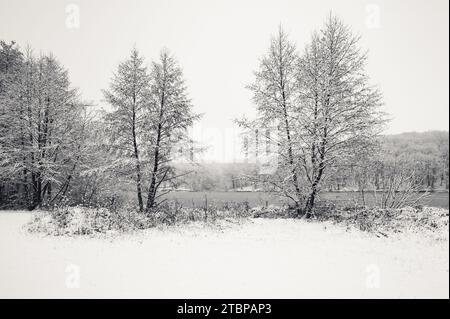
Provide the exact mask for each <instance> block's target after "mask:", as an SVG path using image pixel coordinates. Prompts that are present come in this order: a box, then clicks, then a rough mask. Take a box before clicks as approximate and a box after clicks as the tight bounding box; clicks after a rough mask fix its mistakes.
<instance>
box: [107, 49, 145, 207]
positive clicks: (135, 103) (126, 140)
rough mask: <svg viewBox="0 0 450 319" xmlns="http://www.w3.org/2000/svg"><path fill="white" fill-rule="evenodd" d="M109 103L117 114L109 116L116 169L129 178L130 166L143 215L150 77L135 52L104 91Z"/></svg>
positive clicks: (123, 63) (121, 65) (122, 64)
mask: <svg viewBox="0 0 450 319" xmlns="http://www.w3.org/2000/svg"><path fill="white" fill-rule="evenodd" d="M104 95H105V98H106V101H107V102H108V103H109V104H110V105H112V106H113V108H114V111H113V112H111V113H109V114H107V116H106V121H107V122H108V123H109V127H110V130H111V132H112V135H111V147H112V148H113V149H115V150H116V151H117V152H118V154H119V157H118V159H117V161H116V163H115V164H117V165H116V168H117V169H118V170H120V171H122V172H123V173H125V175H129V171H130V165H131V166H132V168H131V171H132V172H133V175H134V178H135V180H136V194H137V198H138V204H139V209H140V211H143V210H144V201H143V195H142V163H141V144H140V143H141V142H143V136H144V130H145V129H146V128H145V127H144V124H145V120H144V118H145V116H146V114H147V113H148V112H147V109H148V103H149V101H150V75H149V74H148V72H147V68H146V67H145V66H144V60H143V58H141V57H140V56H139V53H138V51H137V50H136V49H133V50H132V51H131V55H130V58H129V59H128V60H126V61H125V62H122V63H120V64H119V67H118V71H117V73H116V74H114V76H113V78H112V81H111V85H110V89H109V90H105V91H104Z"/></svg>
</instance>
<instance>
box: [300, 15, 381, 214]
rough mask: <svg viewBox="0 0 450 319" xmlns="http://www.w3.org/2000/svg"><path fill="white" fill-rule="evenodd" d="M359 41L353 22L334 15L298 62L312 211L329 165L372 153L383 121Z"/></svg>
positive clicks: (304, 163)
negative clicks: (353, 29) (354, 31)
mask: <svg viewBox="0 0 450 319" xmlns="http://www.w3.org/2000/svg"><path fill="white" fill-rule="evenodd" d="M358 42H359V37H358V36H355V35H354V34H352V32H351V30H350V28H349V27H348V26H346V25H345V24H344V23H343V22H342V21H341V20H339V19H338V18H337V17H334V16H332V15H330V16H329V18H328V19H327V22H326V23H325V26H324V28H323V29H321V30H320V31H319V32H317V33H315V34H314V35H313V37H312V41H311V44H310V45H309V46H308V47H307V48H306V50H305V52H304V54H303V55H302V57H301V59H300V61H299V68H298V73H297V75H298V86H299V91H300V114H299V120H300V127H299V129H301V134H299V135H300V139H301V153H300V154H298V155H299V156H300V157H301V158H302V167H303V172H304V174H305V176H306V181H307V184H308V189H309V191H308V196H307V199H306V203H305V211H306V212H307V213H308V214H309V213H311V211H312V210H313V208H314V205H315V199H316V196H317V194H318V192H319V191H320V185H321V182H322V181H323V179H324V176H325V173H326V170H327V168H328V167H339V166H344V165H348V161H349V160H350V159H351V158H352V157H355V156H356V155H358V154H364V153H367V152H369V151H370V150H371V149H372V148H373V146H375V145H376V144H375V138H376V137H377V135H378V134H379V133H380V131H381V128H382V124H383V123H384V117H383V114H382V113H381V112H380V111H379V106H380V105H381V94H380V92H379V91H378V90H377V89H376V88H374V87H372V86H371V85H369V83H368V76H367V74H366V72H365V70H364V67H365V64H366V61H367V54H366V53H364V52H362V51H361V50H360V48H359V47H358Z"/></svg>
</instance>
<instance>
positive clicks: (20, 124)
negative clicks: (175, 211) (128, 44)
mask: <svg viewBox="0 0 450 319" xmlns="http://www.w3.org/2000/svg"><path fill="white" fill-rule="evenodd" d="M103 93H104V97H105V101H106V102H107V103H108V104H109V106H110V108H111V111H110V112H99V111H94V108H93V107H90V106H89V105H88V104H87V103H84V102H83V101H82V99H81V97H80V94H79V93H78V91H77V90H76V89H75V88H73V87H72V86H71V84H70V79H69V76H68V72H67V70H66V69H65V68H64V67H63V66H62V65H61V64H60V63H59V62H58V60H57V59H56V57H54V56H53V55H51V54H41V55H39V56H36V55H35V54H33V52H32V50H31V49H30V48H27V49H26V50H25V51H22V50H21V49H20V48H19V47H18V46H17V45H16V44H15V43H14V42H11V43H6V42H4V41H1V42H0V207H17V208H22V207H26V208H28V209H35V208H36V207H42V206H52V205H61V204H68V205H75V204H84V205H101V206H111V205H118V204H119V202H120V201H121V200H124V199H125V198H126V196H125V195H124V194H126V192H128V190H129V189H130V185H134V189H135V192H134V198H135V199H137V203H138V209H139V210H140V211H144V210H146V211H149V210H151V209H152V208H154V207H155V206H157V205H158V203H159V202H160V200H159V198H160V197H159V194H158V190H159V189H160V187H162V186H167V185H170V184H171V183H175V182H176V180H177V178H178V177H179V176H178V175H177V173H176V170H175V169H174V167H173V165H172V160H173V156H174V154H175V153H176V156H177V157H180V156H186V157H187V158H192V157H193V156H192V153H193V152H194V151H195V148H194V145H193V143H192V141H191V140H190V139H189V137H188V134H187V130H188V128H189V127H190V126H191V125H192V123H193V122H194V121H195V120H196V119H197V118H198V115H196V114H194V113H193V112H192V111H191V108H192V105H191V102H190V100H189V98H188V95H187V87H186V85H185V83H184V80H183V74H182V70H181V68H180V67H179V65H178V64H177V62H176V60H175V58H174V57H173V56H172V55H171V54H170V53H169V52H168V51H167V50H163V51H162V52H161V54H160V57H159V59H158V60H157V61H154V62H152V63H151V66H150V68H147V66H146V65H145V62H144V59H143V58H142V57H141V56H140V55H139V53H138V51H137V50H136V49H133V50H132V52H131V54H130V56H129V58H128V59H127V60H126V61H124V62H122V63H120V64H119V65H118V68H117V70H116V71H115V72H114V73H113V76H112V80H111V84H110V87H109V88H108V89H106V90H104V92H103ZM180 144H182V145H183V146H184V148H183V150H184V151H182V152H181V151H180V148H179V147H178V145H180Z"/></svg>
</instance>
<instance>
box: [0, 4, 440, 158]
mask: <svg viewBox="0 0 450 319" xmlns="http://www.w3.org/2000/svg"><path fill="white" fill-rule="evenodd" d="M69 4H75V5H77V6H78V8H79V10H80V12H79V23H80V24H79V28H68V27H67V24H66V22H67V21H66V20H67V16H68V14H67V13H66V9H67V5H69ZM330 10H332V11H333V13H335V14H337V15H338V16H340V17H341V18H342V19H343V20H344V21H345V22H346V23H347V24H349V25H351V26H352V28H353V30H354V31H355V32H358V33H360V34H361V35H362V41H361V45H362V47H363V48H364V49H369V63H368V66H367V71H368V73H369V75H370V76H371V79H372V82H373V83H374V84H377V85H379V87H380V88H381V90H382V92H383V93H384V97H385V102H386V106H385V110H386V111H387V112H389V113H390V114H391V116H392V118H393V121H392V122H391V124H390V127H389V129H388V131H387V133H399V132H405V131H426V130H434V129H439V130H448V127H449V122H448V116H449V95H448V92H449V91H448V85H449V83H448V82H449V74H448V70H449V65H448V60H449V45H448V38H449V34H448V32H449V31H448V30H449V24H448V23H449V17H448V10H449V8H448V0H428V1H425V0H413V1H411V0H385V1H380V0H373V1H363V0H339V1H336V0H321V1H317V0H315V1H312V0H308V1H301V0H291V1H288V0H272V1H261V0H255V1H245V0H241V1H237V0H223V1H215V0H201V1H200V0H198V1H196V0H184V1H183V0H176V1H175V0H171V1H168V0H164V1H163V0H158V1H156V0H152V1H149V0H142V1H137V0H128V1H125V0H121V1H112V0H86V1H84V0H83V1H82V0H73V1H61V0H40V1H32V0H28V1H25V0H0V39H2V40H6V41H9V40H14V41H16V42H17V43H18V44H19V45H20V46H21V47H22V48H24V47H25V45H26V44H30V45H31V46H32V47H33V48H34V50H35V52H36V53H39V52H43V53H48V52H53V53H54V54H55V55H56V56H57V57H58V59H59V60H60V61H61V62H62V64H63V65H64V66H65V67H66V68H67V69H68V70H69V73H70V77H71V80H72V83H73V85H74V86H76V87H78V88H79V89H80V90H81V92H82V95H83V98H84V99H85V100H88V101H93V102H94V103H95V104H97V105H98V106H100V107H102V106H105V104H104V102H102V94H101V89H104V88H107V87H108V83H109V80H110V78H111V75H112V72H113V71H115V70H116V68H117V64H118V62H119V61H122V60H124V59H125V58H127V57H128V55H129V52H130V50H131V48H132V47H133V46H134V45H136V47H137V48H138V49H139V51H140V52H141V54H142V55H144V56H145V57H146V59H147V63H149V62H150V61H151V60H152V59H156V58H157V57H158V53H159V51H160V50H161V49H162V48H163V47H167V48H169V49H170V50H171V52H172V53H173V54H175V56H176V57H177V59H178V61H179V62H180V64H181V66H182V67H183V70H184V74H185V78H186V80H187V84H188V86H189V92H190V96H191V98H192V100H193V103H194V106H195V108H194V110H195V112H198V113H205V114H204V117H203V119H202V120H201V121H200V123H199V124H198V125H197V127H196V129H195V132H197V133H196V134H195V137H197V139H199V140H200V141H201V142H202V143H203V144H206V145H210V146H211V148H210V149H209V151H208V152H206V153H205V155H204V158H205V159H206V160H214V161H233V160H235V159H239V158H241V153H242V152H241V151H240V147H239V146H238V145H237V144H236V138H235V137H236V133H235V125H234V124H233V119H234V118H237V117H240V116H241V115H243V114H247V115H252V114H253V105H252V102H251V94H250V92H249V91H248V90H247V89H245V85H247V84H249V83H251V82H252V80H253V75H252V71H253V70H255V69H256V68H257V66H258V59H259V57H261V55H262V54H264V53H265V52H266V49H267V47H268V45H269V40H270V36H271V35H272V34H274V33H275V32H276V30H277V27H278V25H279V24H280V23H281V24H282V25H283V26H284V27H285V29H286V30H287V31H288V32H289V33H290V38H291V40H293V41H295V42H296V43H297V47H298V48H299V49H300V50H302V49H303V46H304V45H305V44H306V43H307V42H308V41H309V39H310V34H311V32H312V31H313V30H315V29H318V28H320V27H321V26H322V24H323V21H324V19H325V18H326V16H327V14H328V13H329V11H330ZM377 11H378V12H379V16H378V17H379V19H377V17H376V13H377ZM72 12H73V11H72ZM377 21H379V24H377Z"/></svg>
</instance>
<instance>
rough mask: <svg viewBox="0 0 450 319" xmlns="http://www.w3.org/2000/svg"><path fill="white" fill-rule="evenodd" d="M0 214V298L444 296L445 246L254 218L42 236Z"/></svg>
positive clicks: (14, 216) (20, 217)
mask: <svg viewBox="0 0 450 319" xmlns="http://www.w3.org/2000/svg"><path fill="white" fill-rule="evenodd" d="M30 217H31V215H30V213H24V212H23V213H17V212H2V213H0V297H1V298H17V297H20V298H47V297H57V298H78V297H88V298H90V297H96V298H97V297H105V298H110V297H120V298H141V297H145V298H316V297H324V298H379V297H385V298H397V297H405V298H410V297H412V298H416V297H423V298H431V297H437V298H448V297H449V243H448V241H445V242H442V241H440V242H438V241H433V240H431V239H429V238H424V237H423V236H420V235H418V234H409V235H402V236H400V237H397V238H377V237H375V236H373V235H371V234H368V233H363V232H360V231H357V230H348V229H346V228H344V227H342V226H334V225H331V224H324V223H321V224H320V223H314V222H307V221H304V220H290V219H278V220H270V219H253V220H248V221H245V222H243V223H240V224H237V223H236V224H234V223H223V222H222V224H221V227H218V226H204V225H202V224H190V225H184V226H176V227H166V228H163V227H161V228H155V229H150V230H147V231H143V232H138V233H135V234H129V235H120V236H113V237H102V238H99V237H95V238H89V237H76V238H71V237H46V236H41V235H36V234H29V233H27V231H26V230H24V228H23V225H24V224H25V223H26V222H28V221H29V220H30Z"/></svg>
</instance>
